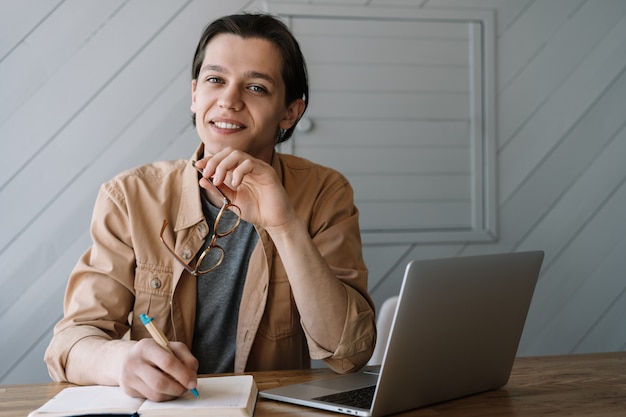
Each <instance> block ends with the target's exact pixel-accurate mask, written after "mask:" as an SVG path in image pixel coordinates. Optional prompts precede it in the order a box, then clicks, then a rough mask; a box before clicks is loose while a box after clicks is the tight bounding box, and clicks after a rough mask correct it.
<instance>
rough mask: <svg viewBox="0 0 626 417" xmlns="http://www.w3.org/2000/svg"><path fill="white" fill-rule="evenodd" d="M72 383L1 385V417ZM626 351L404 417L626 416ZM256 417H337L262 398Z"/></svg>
mask: <svg viewBox="0 0 626 417" xmlns="http://www.w3.org/2000/svg"><path fill="white" fill-rule="evenodd" d="M252 374H253V375H254V378H255V381H256V383H257V385H258V387H259V390H265V389H269V388H275V387H278V386H282V385H288V384H293V383H297V382H303V381H311V380H315V379H322V378H328V377H331V376H334V375H335V374H333V373H332V371H330V370H328V369H313V370H305V371H272V372H255V373H252ZM67 386H69V384H59V383H50V384H33V385H4V386H0V417H13V416H24V415H26V414H28V412H29V411H31V410H33V409H35V408H37V407H39V406H40V405H42V404H43V403H44V402H46V401H47V400H48V399H49V398H51V397H52V396H53V395H55V394H56V393H57V392H59V391H60V390H61V389H63V388H65V387H67ZM625 410H626V352H619V353H600V354H587V355H564V356H546V357H532V358H518V359H517V360H516V362H515V366H514V367H513V372H512V374H511V378H510V380H509V383H508V384H507V385H506V386H505V387H503V388H501V389H498V390H495V391H490V392H486V393H482V394H478V395H473V396H469V397H466V398H461V399H458V400H454V401H448V402H444V403H440V404H436V405H433V406H430V407H424V408H421V409H417V410H413V411H411V412H407V413H403V414H401V415H405V416H464V417H479V416H480V417H489V416H498V417H507V416H527V417H533V416H554V417H558V416H570V417H576V416H585V417H587V416H603V417H612V416H616V417H617V416H623V415H624V412H625ZM255 415H256V416H258V417H263V416H296V415H297V416H325V415H326V416H337V415H338V414H335V413H329V412H322V411H318V410H314V409H310V408H306V407H300V406H295V405H290V404H284V403H280V402H277V401H271V400H266V399H262V398H259V401H258V403H257V408H256V413H255Z"/></svg>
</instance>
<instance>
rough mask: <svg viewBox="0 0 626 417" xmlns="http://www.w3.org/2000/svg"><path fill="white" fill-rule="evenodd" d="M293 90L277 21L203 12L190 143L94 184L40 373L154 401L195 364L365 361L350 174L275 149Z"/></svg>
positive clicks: (304, 85)
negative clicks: (88, 241) (157, 330)
mask: <svg viewBox="0 0 626 417" xmlns="http://www.w3.org/2000/svg"><path fill="white" fill-rule="evenodd" d="M307 105H308V81H307V74H306V66H305V62H304V58H303V57H302V54H301V52H300V48H299V46H298V43H297V42H296V40H295V39H294V38H293V36H292V35H291V33H290V32H289V31H288V29H287V28H286V27H285V26H284V25H283V24H282V23H281V22H280V21H279V20H277V19H275V18H274V17H271V16H269V15H263V14H260V15H256V14H242V15H234V16H227V17H224V18H221V19H218V20H216V21H215V22H213V23H211V24H210V25H209V26H207V28H206V29H205V31H204V33H203V35H202V37H201V38H200V41H199V43H198V47H197V49H196V53H195V55H194V59H193V64H192V81H191V111H192V113H193V117H194V124H195V126H196V130H197V132H198V136H199V138H200V141H201V144H200V146H199V147H198V149H197V150H196V151H195V153H194V154H193V156H192V158H190V159H189V160H178V161H169V162H155V163H152V164H148V165H144V166H141V167H138V168H135V169H133V170H130V171H127V172H124V173H121V174H119V175H118V176H116V177H115V178H113V179H112V180H110V181H108V182H107V183H105V184H103V185H102V187H101V189H100V192H99V194H98V198H97V200H96V204H95V207H94V213H93V219H92V226H91V232H92V237H93V243H92V246H91V247H90V248H89V249H88V250H87V252H86V253H85V254H84V255H83V257H82V258H81V259H80V260H79V261H78V263H77V265H76V267H75V268H74V270H73V272H72V274H71V276H70V278H69V283H68V287H67V292H66V297H65V305H64V307H65V310H64V311H65V314H64V317H63V319H62V320H61V321H60V322H59V323H58V324H57V326H56V327H55V332H54V336H53V339H52V341H51V343H50V346H49V347H48V350H47V351H46V361H47V363H48V368H49V371H50V374H51V376H52V377H53V379H55V380H58V381H70V382H74V383H78V384H107V385H120V386H122V387H123V388H124V390H125V391H126V392H127V393H129V394H130V395H133V396H139V397H146V398H150V399H153V400H158V401H162V400H167V399H171V398H174V397H177V396H179V395H181V394H183V393H184V392H185V391H186V390H187V389H190V388H194V387H195V385H196V374H197V373H203V374H206V373H221V372H243V371H255V370H272V369H301V368H308V367H310V363H311V359H319V360H324V361H325V362H326V364H328V366H330V367H331V368H332V369H333V370H335V371H336V372H340V373H345V372H353V371H356V370H358V369H359V368H361V367H362V366H363V365H365V363H366V362H367V360H368V359H369V357H370V356H371V354H372V351H373V349H374V344H375V339H376V333H375V324H374V308H373V303H372V301H371V299H370V298H369V295H368V293H367V269H366V267H365V264H364V262H363V258H362V254H361V239H360V234H359V225H358V210H357V208H356V207H355V205H354V201H353V192H352V188H351V187H350V184H349V183H348V182H347V180H346V179H345V178H344V177H343V176H342V175H341V174H339V173H338V172H336V171H334V170H332V169H329V168H325V167H322V166H320V165H317V164H314V163H312V162H310V161H307V160H304V159H302V158H298V157H295V156H291V155H283V154H279V153H277V152H276V151H275V145H276V144H277V143H280V142H283V141H285V140H287V139H289V138H290V137H291V135H292V133H293V130H294V128H295V126H296V124H297V122H298V120H299V119H300V117H301V116H302V114H303V113H304V111H305V110H306V108H307ZM159 232H160V233H159ZM141 313H146V314H149V315H151V316H152V317H154V322H155V323H156V324H157V325H158V326H159V327H161V328H162V329H163V330H164V333H165V335H166V336H167V338H168V339H169V340H170V341H171V342H170V343H169V346H170V348H171V350H172V351H173V353H174V354H173V355H172V354H171V353H168V352H167V351H166V350H165V349H162V348H161V347H160V346H158V345H157V344H156V343H155V342H154V341H153V340H152V339H151V338H150V337H149V334H148V333H147V331H146V329H145V327H144V326H143V325H142V323H141V321H140V320H139V319H138V317H139V315H140V314H141Z"/></svg>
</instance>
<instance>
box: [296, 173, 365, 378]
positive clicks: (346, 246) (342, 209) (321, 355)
mask: <svg viewBox="0 0 626 417" xmlns="http://www.w3.org/2000/svg"><path fill="white" fill-rule="evenodd" d="M315 206H316V207H315V210H314V213H313V216H312V219H311V222H310V225H309V227H310V233H311V236H312V237H313V241H314V243H315V244H316V246H317V248H318V250H319V251H320V253H321V255H322V256H323V257H324V258H325V259H326V261H327V262H328V265H329V266H330V268H331V269H332V270H333V272H334V273H335V275H336V277H337V278H338V279H339V280H340V281H341V282H342V283H343V284H344V288H345V290H346V294H347V297H348V304H347V305H348V307H347V311H346V314H345V316H344V317H338V318H337V319H338V320H344V321H345V325H344V328H343V333H342V336H341V339H340V342H339V345H338V347H337V349H336V350H335V351H334V352H329V351H326V350H325V349H324V348H322V347H321V346H320V345H319V344H318V343H317V342H316V341H315V340H314V339H313V338H312V337H311V335H310V334H309V333H308V332H307V330H306V329H304V332H305V335H306V338H307V343H308V346H309V353H310V355H311V358H313V359H323V360H324V362H325V363H326V364H327V365H328V366H329V367H330V368H331V369H333V370H334V371H335V372H338V373H346V372H353V371H356V370H358V369H360V368H361V367H363V366H364V365H365V364H366V363H367V361H368V360H369V358H370V357H371V355H372V353H373V350H374V345H375V344H376V324H375V311H374V303H373V301H372V300H371V298H370V296H369V293H368V289H367V277H368V271H367V267H366V266H365V262H364V260H363V255H362V247H361V235H360V230H359V221H358V218H359V212H358V209H357V208H356V206H355V205H354V200H353V191H352V187H351V186H350V184H349V183H348V181H347V180H346V179H345V178H344V177H343V176H342V175H340V174H337V177H335V178H334V180H333V181H332V182H331V184H330V185H329V186H328V187H325V189H324V191H323V192H322V193H321V194H320V196H319V198H317V200H316V203H315Z"/></svg>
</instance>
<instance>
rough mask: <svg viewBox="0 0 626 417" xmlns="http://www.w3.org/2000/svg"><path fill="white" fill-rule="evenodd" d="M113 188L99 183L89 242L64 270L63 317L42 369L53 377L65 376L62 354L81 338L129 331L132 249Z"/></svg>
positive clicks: (108, 336)
mask: <svg viewBox="0 0 626 417" xmlns="http://www.w3.org/2000/svg"><path fill="white" fill-rule="evenodd" d="M113 191H114V188H113V187H112V185H111V183H107V184H105V185H103V186H102V187H101V188H100V191H99V193H98V197H97V199H96V204H95V207H94V211H93V217H92V222H91V237H92V239H93V244H92V246H91V247H90V248H89V249H88V250H87V251H86V252H85V253H84V255H83V256H82V257H81V258H80V259H79V261H78V262H77V264H76V266H75V267H74V269H73V271H72V273H71V275H70V278H69V281H68V285H67V289H66V293H65V299H64V305H63V308H64V317H63V318H62V319H61V320H60V321H59V322H58V323H57V325H56V326H55V328H54V334H53V337H52V340H51V342H50V344H49V346H48V348H47V350H46V353H45V361H46V363H47V365H48V371H49V373H50V376H51V377H52V379H53V380H55V381H67V377H66V373H65V366H66V363H67V358H68V355H69V353H70V350H71V349H72V347H73V346H74V345H75V344H76V343H77V342H79V341H80V340H81V339H83V338H86V337H100V338H103V339H107V340H112V339H120V338H122V337H123V336H124V334H126V333H127V332H128V330H129V323H128V317H129V312H130V309H131V307H132V305H133V299H134V292H133V274H134V254H133V250H132V246H131V244H130V237H129V232H128V230H129V228H128V227H127V225H128V216H127V215H126V214H125V213H126V211H125V208H124V201H123V198H121V194H119V193H118V194H117V195H116V193H114V192H113Z"/></svg>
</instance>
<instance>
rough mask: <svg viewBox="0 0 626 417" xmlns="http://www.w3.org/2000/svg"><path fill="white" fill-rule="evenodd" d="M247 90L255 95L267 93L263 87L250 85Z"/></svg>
mask: <svg viewBox="0 0 626 417" xmlns="http://www.w3.org/2000/svg"><path fill="white" fill-rule="evenodd" d="M249 88H250V90H252V91H254V92H255V93H267V89H265V87H261V86H260V85H251V86H250V87H249Z"/></svg>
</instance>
